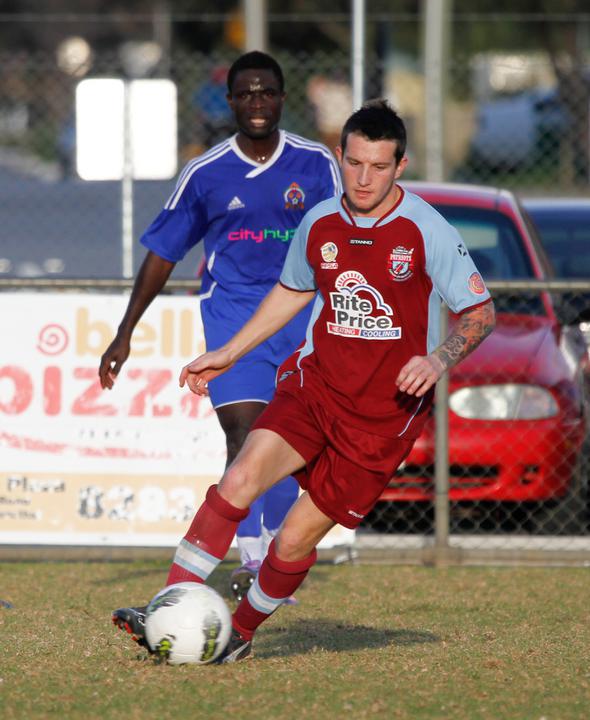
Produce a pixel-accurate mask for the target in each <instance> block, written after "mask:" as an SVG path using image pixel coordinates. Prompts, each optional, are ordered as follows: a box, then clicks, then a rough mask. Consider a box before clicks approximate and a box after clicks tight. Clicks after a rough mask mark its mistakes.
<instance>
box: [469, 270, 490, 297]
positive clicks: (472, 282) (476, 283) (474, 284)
mask: <svg viewBox="0 0 590 720" xmlns="http://www.w3.org/2000/svg"><path fill="white" fill-rule="evenodd" d="M468 285H469V289H470V290H471V292H472V293H475V294H476V295H483V294H484V292H485V291H486V286H485V283H484V281H483V278H482V276H481V275H480V274H479V273H478V272H474V273H471V275H470V276H469V282H468Z"/></svg>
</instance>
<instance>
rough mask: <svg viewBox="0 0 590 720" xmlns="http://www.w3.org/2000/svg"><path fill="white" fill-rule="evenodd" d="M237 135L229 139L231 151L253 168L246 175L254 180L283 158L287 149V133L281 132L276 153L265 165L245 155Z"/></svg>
mask: <svg viewBox="0 0 590 720" xmlns="http://www.w3.org/2000/svg"><path fill="white" fill-rule="evenodd" d="M237 137H238V136H237V133H236V134H235V135H233V136H232V137H231V138H230V139H229V144H230V146H231V149H232V150H233V151H234V153H235V154H236V155H237V156H238V157H239V158H240V160H242V161H243V162H245V163H247V164H248V165H251V166H252V170H250V171H249V172H248V173H246V177H247V178H253V177H256V176H258V175H261V174H262V173H263V172H265V171H266V170H269V169H270V168H271V167H272V166H273V165H274V164H275V163H276V161H277V160H278V159H279V158H280V157H281V155H282V153H283V149H284V147H285V131H284V130H279V142H278V144H277V146H276V148H275V151H274V152H273V154H272V155H271V156H270V157H269V158H268V160H267V161H266V162H265V163H259V162H256V160H252V158H249V157H248V156H247V155H246V154H244V153H243V152H242V151H241V150H240V146H239V145H238V141H237Z"/></svg>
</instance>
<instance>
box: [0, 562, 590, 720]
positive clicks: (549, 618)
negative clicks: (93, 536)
mask: <svg viewBox="0 0 590 720" xmlns="http://www.w3.org/2000/svg"><path fill="white" fill-rule="evenodd" d="M232 567H233V566H231V565H226V564H223V565H222V566H221V567H220V568H219V569H218V570H217V571H216V572H215V575H214V576H213V577H212V580H211V584H212V585H214V586H215V587H217V589H219V590H220V591H222V592H223V593H224V594H225V588H226V586H227V579H228V576H229V572H230V570H231V569H232ZM166 570H167V563H164V562H160V561H158V562H156V561H149V562H148V561H142V562H135V563H129V564H125V563H86V564H84V563H75V562H72V563H4V564H3V565H2V566H0V599H2V600H7V601H10V602H11V603H12V604H13V606H14V607H13V608H12V609H0V641H1V643H2V645H1V648H0V718H2V720H12V719H13V718H18V719H19V720H21V719H26V720H28V719H29V718H52V717H56V718H57V717H60V718H65V719H66V720H69V719H70V718H101V719H102V718H108V719H110V718H141V719H143V720H148V719H151V718H178V719H179V720H184V719H185V718H190V719H194V720H198V719H200V718H210V719H212V720H217V719H218V718H219V719H221V718H224V719H226V718H227V719H231V718H236V720H238V719H239V720H248V719H249V718H256V719H257V720H267V719H270V718H277V719H280V720H282V719H283V718H286V719H290V718H293V719H294V720H296V719H297V720H298V719H299V718H313V719H314V720H315V719H323V718H338V719H339V720H340V719H341V718H342V719H344V718H348V717H350V718H355V719H356V718H408V719H411V720H416V719H422V718H437V719H442V718H449V720H450V719H452V720H464V719H465V720H475V719H479V718H490V719H493V720H500V719H503V718H518V719H519V720H520V719H521V718H526V719H529V718H530V719H531V720H541V718H543V719H544V720H567V719H569V718H576V719H578V718H579V719H580V720H585V719H587V718H590V576H589V572H590V570H588V569H584V568H575V569H566V568H520V569H514V568H450V569H443V570H440V569H433V568H423V567H407V566H405V567H395V566H384V565H357V566H333V565H329V564H319V565H317V566H316V567H315V568H314V569H313V571H312V573H311V574H310V576H309V578H308V580H307V582H306V584H305V586H304V587H303V588H302V589H301V590H300V592H299V594H298V597H299V599H300V601H301V602H300V604H299V605H298V606H297V607H284V608H282V609H281V610H280V611H279V612H278V613H277V614H276V615H275V616H273V617H272V618H271V619H270V620H269V621H268V622H267V623H266V624H265V625H264V626H263V627H262V628H261V630H260V631H259V633H258V635H257V637H256V639H255V646H254V647H255V657H254V658H253V659H251V660H248V661H245V662H243V663H240V664H237V665H233V666H202V667H197V666H192V667H191V666H176V667H173V666H167V665H159V666H158V665H154V664H152V662H151V661H149V660H147V659H146V656H145V655H144V653H143V652H142V651H140V650H139V649H138V648H137V646H135V644H134V643H133V642H131V640H130V638H129V636H127V635H126V634H124V633H121V632H117V631H115V629H114V628H113V627H112V626H111V624H110V611H111V609H113V608H115V607H118V606H121V605H126V604H133V603H136V604H139V603H141V602H144V601H145V600H146V599H148V598H149V597H150V596H151V595H153V594H154V593H155V592H156V591H157V590H159V589H160V586H161V585H162V584H163V581H164V579H165V576H166Z"/></svg>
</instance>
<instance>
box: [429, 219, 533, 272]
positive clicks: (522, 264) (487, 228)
mask: <svg viewBox="0 0 590 720" xmlns="http://www.w3.org/2000/svg"><path fill="white" fill-rule="evenodd" d="M435 207H436V209H437V210H438V211H439V212H440V213H441V215H443V216H444V217H445V218H446V219H447V220H448V221H449V222H450V223H451V225H453V226H454V227H455V228H456V229H457V230H458V231H459V234H460V235H461V237H462V238H463V242H464V243H465V245H467V249H468V250H469V254H470V255H471V257H472V258H473V262H474V263H475V264H476V265H477V269H478V270H479V271H480V272H481V274H482V275H483V277H484V278H485V279H486V280H528V279H530V278H534V274H533V268H532V265H531V262H530V259H529V257H528V255H527V252H526V249H525V248H524V246H523V242H522V239H521V236H520V234H519V232H518V230H517V229H516V227H515V226H514V223H513V222H512V221H511V220H510V218H508V217H506V215H503V214H502V213H500V212H497V211H495V210H482V209H480V208H469V207H457V206H455V205H436V206H435Z"/></svg>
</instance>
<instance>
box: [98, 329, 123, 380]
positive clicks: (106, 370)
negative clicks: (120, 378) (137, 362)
mask: <svg viewBox="0 0 590 720" xmlns="http://www.w3.org/2000/svg"><path fill="white" fill-rule="evenodd" d="M130 351H131V341H130V340H129V339H128V338H127V337H119V336H118V335H117V337H116V338H115V339H114V340H113V342H112V343H111V344H110V345H109V346H108V348H107V349H106V350H105V352H104V354H103V356H102V357H101V359H100V366H99V368H98V376H99V378H100V385H101V387H102V389H103V390H104V389H105V388H108V389H109V390H111V389H112V387H113V385H114V384H115V380H116V379H117V375H118V374H119V371H120V370H121V368H122V367H123V364H124V362H125V361H126V360H127V358H128V357H129V353H130Z"/></svg>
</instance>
